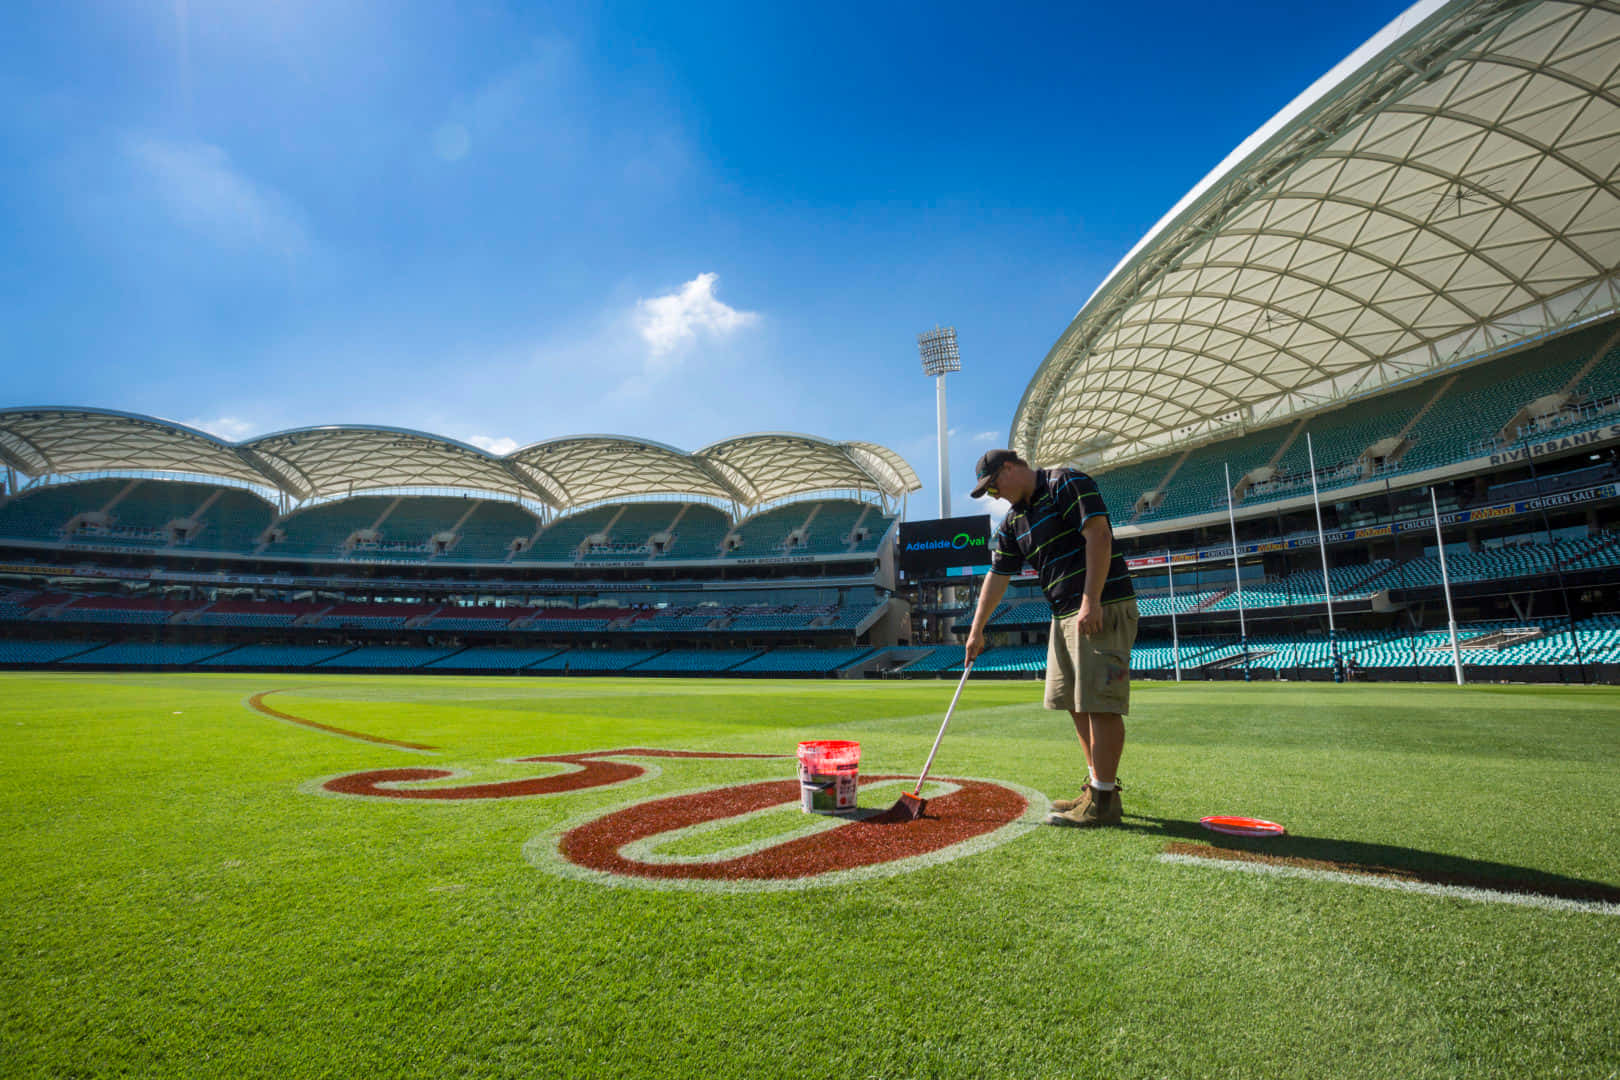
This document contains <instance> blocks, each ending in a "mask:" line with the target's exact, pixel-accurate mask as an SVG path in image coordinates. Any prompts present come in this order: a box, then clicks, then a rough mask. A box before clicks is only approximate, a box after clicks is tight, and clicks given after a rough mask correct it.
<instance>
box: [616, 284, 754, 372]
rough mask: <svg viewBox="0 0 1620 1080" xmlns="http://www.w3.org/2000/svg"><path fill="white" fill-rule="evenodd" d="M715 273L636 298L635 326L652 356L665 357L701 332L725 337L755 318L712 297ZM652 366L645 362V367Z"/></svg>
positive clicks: (694, 338)
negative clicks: (674, 289)
mask: <svg viewBox="0 0 1620 1080" xmlns="http://www.w3.org/2000/svg"><path fill="white" fill-rule="evenodd" d="M718 280H720V275H718V274H715V273H707V274H699V275H698V276H697V277H695V278H693V279H692V280H691V281H688V282H687V283H686V284H685V285H682V286H681V287H680V290H679V291H678V292H673V293H670V294H668V295H666V296H655V297H653V298H652V299H651V300H637V301H636V329H637V330H638V331H640V333H641V337H642V340H644V341H646V343H647V345H648V347H649V348H650V349H651V350H652V357H653V359H655V360H657V359H659V358H662V357H667V356H668V355H669V354H670V353H672V352H673V351H674V350H676V349H678V348H680V347H681V346H683V345H686V344H688V343H690V342H692V341H694V340H696V338H697V336H698V334H699V333H700V332H701V333H704V334H707V335H710V336H712V337H716V338H722V337H726V336H728V335H730V334H733V333H735V332H736V331H738V330H740V329H742V328H743V327H745V326H748V325H750V324H752V323H754V322H756V321H758V319H759V314H758V313H757V312H753V311H738V310H737V309H736V308H733V307H728V306H727V305H725V304H723V303H721V302H720V301H719V300H717V299H715V296H714V283H715V282H716V281H718ZM652 366H653V365H651V364H649V370H650V369H651V368H652Z"/></svg>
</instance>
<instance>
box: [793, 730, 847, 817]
mask: <svg viewBox="0 0 1620 1080" xmlns="http://www.w3.org/2000/svg"><path fill="white" fill-rule="evenodd" d="M860 765H861V744H860V743H858V742H849V741H848V740H845V739H820V740H816V741H812V742H802V743H800V744H799V794H800V796H801V797H802V798H803V800H804V810H805V812H806V813H815V814H836V813H838V812H839V811H841V810H853V809H855V790H856V788H857V786H858V785H859V783H860Z"/></svg>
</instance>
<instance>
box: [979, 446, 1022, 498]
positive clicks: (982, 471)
mask: <svg viewBox="0 0 1620 1080" xmlns="http://www.w3.org/2000/svg"><path fill="white" fill-rule="evenodd" d="M1009 461H1018V462H1022V461H1023V459H1022V458H1020V457H1019V456H1018V455H1017V454H1015V453H1013V452H1012V451H1011V450H987V451H985V455H984V456H983V457H981V458H980V459H979V463H978V464H977V465H975V466H974V467H973V475H974V477H976V478H977V479H978V481H979V482H978V483H977V484H974V485H973V497H974V498H975V499H977V498H979V497H980V496H982V495H983V494H984V493H985V490H986V489H987V488H989V486H990V483H991V481H993V480H995V478H996V473H998V472H1000V471H1001V467H1002V466H1003V465H1005V464H1007V462H1009Z"/></svg>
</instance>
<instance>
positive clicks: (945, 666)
mask: <svg viewBox="0 0 1620 1080" xmlns="http://www.w3.org/2000/svg"><path fill="white" fill-rule="evenodd" d="M963 655H964V653H963V649H962V646H960V645H940V646H938V647H936V648H935V649H934V651H933V652H931V653H929V654H928V655H926V656H919V657H918V658H917V659H915V660H913V661H912V662H911V663H909V664H907V665H906V666H905V667H904V668H902V669H901V670H902V671H906V672H930V671H950V670H953V669H955V670H960V669H961V667H962V658H963Z"/></svg>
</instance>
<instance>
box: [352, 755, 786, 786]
mask: <svg viewBox="0 0 1620 1080" xmlns="http://www.w3.org/2000/svg"><path fill="white" fill-rule="evenodd" d="M783 756H784V755H782V754H711V753H704V752H702V751H697V750H648V749H645V748H641V747H632V748H630V749H626V750H590V751H586V752H584V753H579V754H545V755H542V756H540V757H526V758H518V759H517V760H518V761H520V762H530V761H551V762H558V763H561V764H565V765H572V766H574V767H575V771H574V772H567V773H562V774H561V775H558V776H537V777H532V778H530V779H526V780H503V781H500V782H499V783H491V784H458V785H456V786H454V787H436V788H401V787H396V786H394V785H397V784H410V783H420V782H422V781H425V780H443V779H446V778H448V777H451V776H454V775H455V773H453V772H451V771H450V770H449V769H372V770H370V771H369V772H357V773H349V774H348V775H346V776H338V777H334V778H332V779H331V780H328V781H326V783H324V784H322V785H321V788H322V790H324V791H329V792H331V793H333V794H334V795H368V796H372V797H374V798H378V799H522V798H528V797H530V796H533V795H559V794H562V793H564V792H570V791H584V790H586V789H587V788H598V787H607V786H608V785H610V784H622V783H624V782H625V781H626V780H634V779H635V778H636V777H638V776H641V775H643V774H645V773H646V771H647V770H646V769H644V768H642V767H641V766H640V765H634V764H631V763H630V762H628V761H607V760H602V759H605V758H622V757H652V758H779V757H783Z"/></svg>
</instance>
